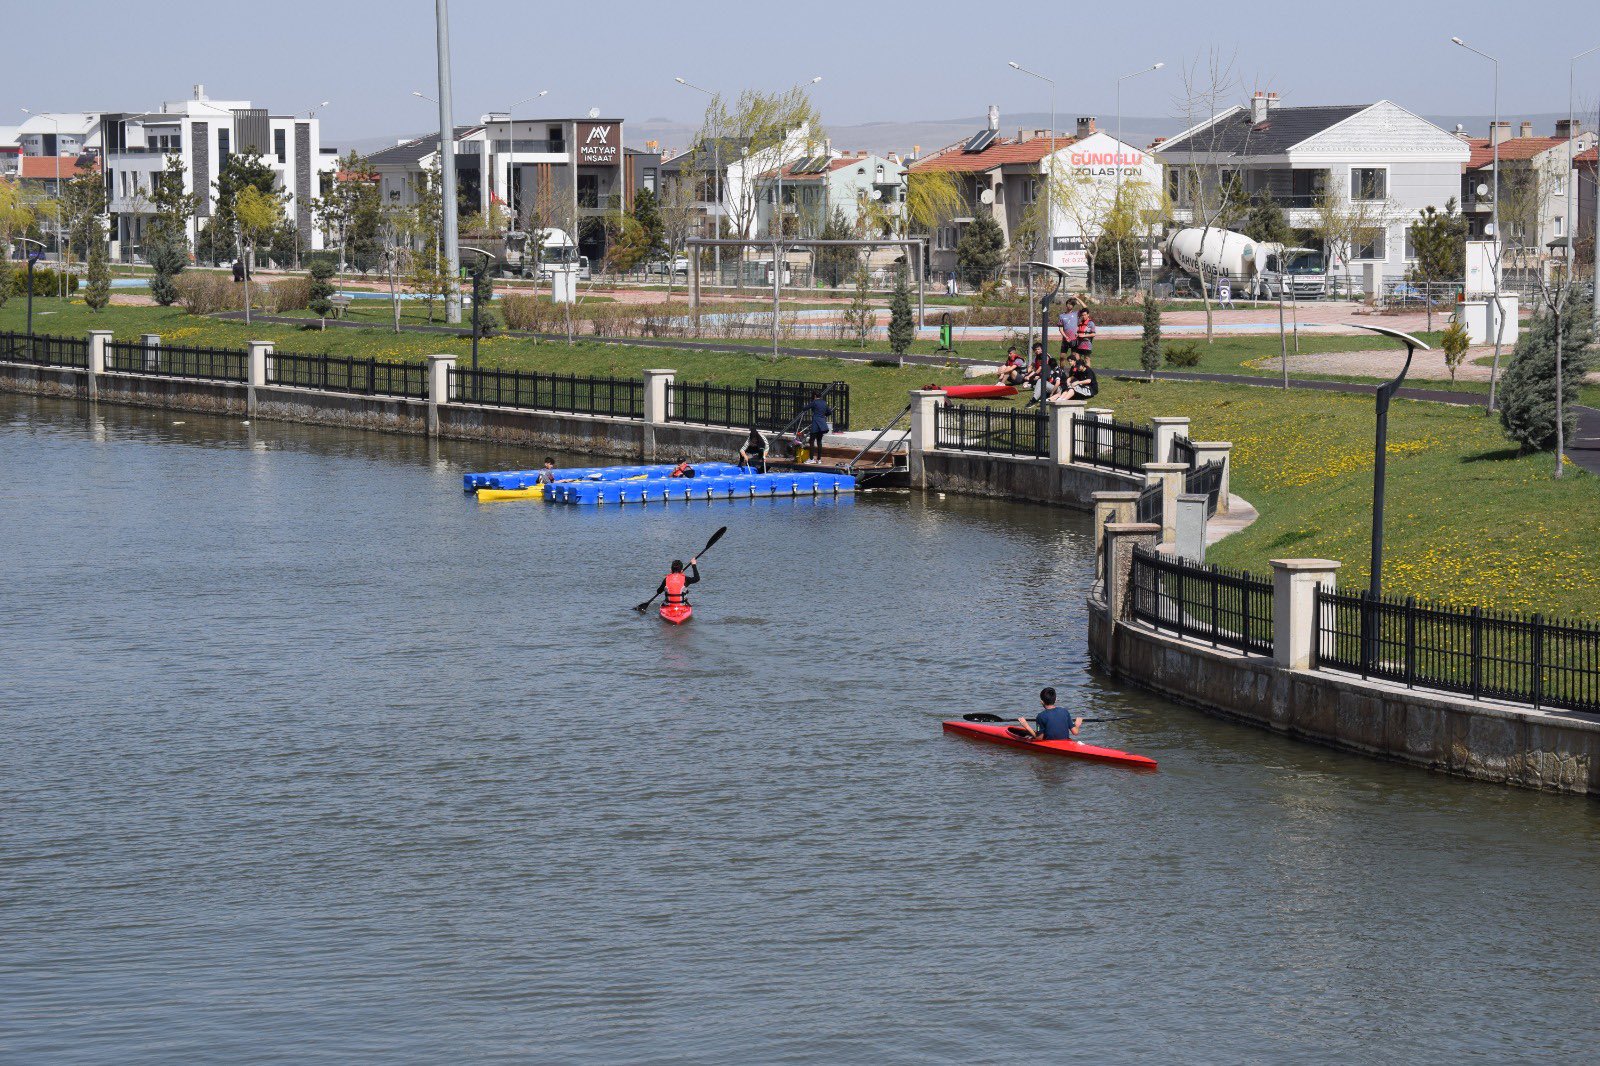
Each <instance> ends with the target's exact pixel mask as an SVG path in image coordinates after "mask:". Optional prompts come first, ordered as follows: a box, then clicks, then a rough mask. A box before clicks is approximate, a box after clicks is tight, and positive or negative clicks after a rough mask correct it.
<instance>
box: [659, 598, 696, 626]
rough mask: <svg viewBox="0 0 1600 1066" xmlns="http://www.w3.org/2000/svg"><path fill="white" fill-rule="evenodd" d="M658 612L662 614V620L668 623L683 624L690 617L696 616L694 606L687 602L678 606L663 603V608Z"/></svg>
mask: <svg viewBox="0 0 1600 1066" xmlns="http://www.w3.org/2000/svg"><path fill="white" fill-rule="evenodd" d="M656 613H657V614H659V615H661V620H662V621H663V622H666V623H667V624H668V625H674V626H681V625H683V623H685V622H687V621H688V620H689V619H690V618H693V617H694V608H693V607H691V606H689V605H688V604H687V603H683V604H678V605H676V606H674V605H672V604H667V603H664V604H662V605H661V609H660V610H659V611H657V612H656Z"/></svg>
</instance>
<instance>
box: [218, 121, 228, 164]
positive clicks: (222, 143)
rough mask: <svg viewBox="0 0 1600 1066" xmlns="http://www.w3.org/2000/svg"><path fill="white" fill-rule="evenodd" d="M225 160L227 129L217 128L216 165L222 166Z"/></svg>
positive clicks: (226, 153)
mask: <svg viewBox="0 0 1600 1066" xmlns="http://www.w3.org/2000/svg"><path fill="white" fill-rule="evenodd" d="M227 161H228V131H227V130H218V131H217V166H219V167H220V166H222V164H224V163H226V162H227Z"/></svg>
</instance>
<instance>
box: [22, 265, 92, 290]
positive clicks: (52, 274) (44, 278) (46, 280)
mask: <svg viewBox="0 0 1600 1066" xmlns="http://www.w3.org/2000/svg"><path fill="white" fill-rule="evenodd" d="M60 277H61V276H60V275H59V274H57V273H56V271H54V270H51V269H50V268H49V267H37V266H36V267H34V268H33V294H34V295H35V296H54V295H55V294H56V286H57V285H58V284H59V283H60ZM66 279H67V282H66V284H67V295H69V296H70V295H72V294H73V293H75V292H77V291H78V276H77V275H76V274H67V275H66ZM11 295H13V296H26V295H28V268H27V266H26V265H25V264H24V265H22V266H19V267H17V272H16V273H15V274H13V275H12V276H11Z"/></svg>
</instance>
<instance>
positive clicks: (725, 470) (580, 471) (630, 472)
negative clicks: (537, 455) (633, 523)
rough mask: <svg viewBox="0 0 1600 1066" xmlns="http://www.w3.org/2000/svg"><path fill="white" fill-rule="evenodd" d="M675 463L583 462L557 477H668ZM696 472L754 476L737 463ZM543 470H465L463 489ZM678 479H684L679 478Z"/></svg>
mask: <svg viewBox="0 0 1600 1066" xmlns="http://www.w3.org/2000/svg"><path fill="white" fill-rule="evenodd" d="M674 465H675V464H672V463H651V464H649V465H646V466H579V467H569V468H567V469H557V470H556V472H555V477H556V481H558V482H561V481H643V480H650V479H655V478H665V477H666V476H667V475H668V474H670V473H672V468H673V466H674ZM694 469H695V474H696V475H697V476H699V477H722V476H726V475H732V474H741V475H745V476H752V475H751V474H750V472H749V471H748V470H747V469H746V468H744V467H741V466H736V465H734V464H733V463H695V464H694ZM542 472H543V471H541V470H538V469H534V470H498V471H494V472H491V473H481V474H464V475H462V478H461V490H462V491H463V492H477V491H478V490H479V489H526V488H531V487H533V486H534V485H537V484H538V483H539V475H540V474H541V473H542ZM674 480H680V481H681V480H683V479H682V478H677V479H674Z"/></svg>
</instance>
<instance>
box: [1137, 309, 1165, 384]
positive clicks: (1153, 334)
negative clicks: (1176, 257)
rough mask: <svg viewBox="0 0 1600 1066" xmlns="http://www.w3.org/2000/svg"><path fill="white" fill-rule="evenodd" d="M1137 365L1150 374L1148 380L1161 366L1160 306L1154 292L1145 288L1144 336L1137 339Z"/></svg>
mask: <svg viewBox="0 0 1600 1066" xmlns="http://www.w3.org/2000/svg"><path fill="white" fill-rule="evenodd" d="M1139 366H1141V367H1142V368H1143V369H1144V371H1145V373H1147V374H1148V375H1150V380H1151V381H1154V380H1155V379H1156V370H1158V369H1159V368H1160V366H1161V308H1160V307H1158V306H1156V294H1155V293H1154V292H1153V291H1151V290H1146V291H1145V294H1144V336H1143V338H1142V339H1141V340H1140V341H1139Z"/></svg>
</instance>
